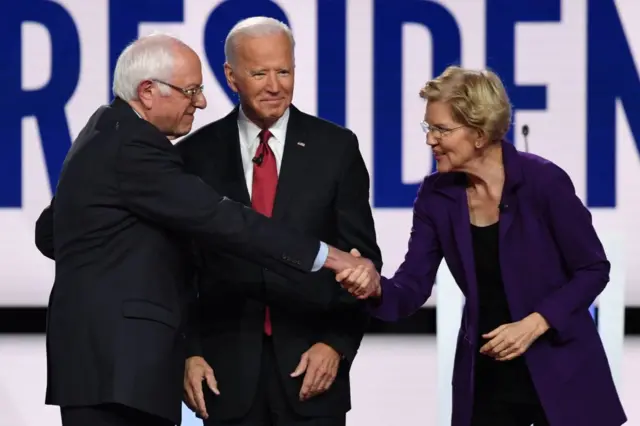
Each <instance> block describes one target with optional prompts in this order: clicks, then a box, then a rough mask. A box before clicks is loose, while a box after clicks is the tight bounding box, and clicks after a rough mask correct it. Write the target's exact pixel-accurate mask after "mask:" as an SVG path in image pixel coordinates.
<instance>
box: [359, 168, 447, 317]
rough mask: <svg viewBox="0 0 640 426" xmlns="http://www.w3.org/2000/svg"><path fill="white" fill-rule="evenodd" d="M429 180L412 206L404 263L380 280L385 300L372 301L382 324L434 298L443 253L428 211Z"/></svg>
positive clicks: (374, 312)
mask: <svg viewBox="0 0 640 426" xmlns="http://www.w3.org/2000/svg"><path fill="white" fill-rule="evenodd" d="M428 179H429V178H428V177H427V178H426V179H425V180H424V181H423V183H422V185H421V186H420V189H419V190H418V196H417V198H416V201H415V202H414V205H413V225H412V228H411V235H410V237H409V244H408V248H407V253H406V254H405V258H404V261H403V262H402V264H401V265H400V267H399V268H398V270H397V271H396V273H395V274H394V275H393V277H391V278H385V277H381V283H380V284H381V286H382V297H381V299H378V300H375V299H374V300H371V301H370V302H369V307H370V311H371V313H372V314H373V316H375V317H376V318H379V319H381V320H383V321H389V322H391V321H397V320H399V319H402V318H406V317H408V316H410V315H412V314H414V313H415V312H417V311H418V309H420V308H421V307H422V305H424V303H425V302H426V301H427V299H428V298H429V296H431V291H432V289H433V285H434V283H435V279H436V273H437V272H438V268H439V267H440V263H441V262H442V257H443V252H442V248H441V246H440V241H439V239H438V236H437V234H436V229H435V225H434V224H433V222H432V221H431V218H430V217H429V215H428V214H427V211H426V210H425V206H426V197H427V194H428V184H429V180H428Z"/></svg>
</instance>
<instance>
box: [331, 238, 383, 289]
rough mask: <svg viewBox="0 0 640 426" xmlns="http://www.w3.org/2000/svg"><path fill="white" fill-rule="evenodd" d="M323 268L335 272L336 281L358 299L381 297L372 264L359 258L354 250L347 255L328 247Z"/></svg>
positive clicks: (376, 275)
mask: <svg viewBox="0 0 640 426" xmlns="http://www.w3.org/2000/svg"><path fill="white" fill-rule="evenodd" d="M324 267H325V268H327V269H330V270H332V271H333V272H335V273H336V281H338V282H339V283H340V284H341V285H342V287H343V288H344V289H346V290H347V291H348V292H349V293H351V294H352V295H353V296H355V297H357V298H358V299H367V298H370V297H380V296H381V295H382V289H381V287H380V274H379V273H378V271H377V270H376V268H375V266H374V264H373V262H371V261H370V260H369V259H365V258H364V257H361V256H360V252H359V251H358V250H356V249H352V250H351V253H350V254H349V253H346V252H344V251H341V250H338V249H336V248H334V247H331V246H329V255H328V256H327V260H326V262H325V264H324Z"/></svg>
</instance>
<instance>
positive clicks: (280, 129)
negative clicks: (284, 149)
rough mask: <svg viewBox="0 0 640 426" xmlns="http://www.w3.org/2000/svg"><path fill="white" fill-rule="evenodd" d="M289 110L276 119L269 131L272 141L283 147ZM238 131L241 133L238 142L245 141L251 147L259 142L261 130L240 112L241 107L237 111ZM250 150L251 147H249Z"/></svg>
mask: <svg viewBox="0 0 640 426" xmlns="http://www.w3.org/2000/svg"><path fill="white" fill-rule="evenodd" d="M289 114H290V113H289V108H287V109H286V110H285V112H284V114H282V117H280V118H279V119H278V121H276V122H275V123H273V125H272V126H271V127H269V131H270V132H271V134H272V135H273V138H272V139H271V142H273V139H275V140H276V141H278V142H279V143H281V144H283V145H284V141H285V138H286V136H287V125H288V124H289ZM238 131H239V132H240V133H241V137H240V140H243V141H247V143H249V144H251V145H253V144H254V143H256V144H257V143H258V142H260V141H259V140H258V136H259V135H260V132H261V131H262V129H261V128H260V127H258V126H257V125H256V124H255V123H254V122H253V121H251V120H249V118H247V116H246V115H245V113H244V111H243V110H242V106H241V107H240V108H239V111H238ZM249 148H251V147H249Z"/></svg>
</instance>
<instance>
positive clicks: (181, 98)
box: [36, 35, 375, 426]
mask: <svg viewBox="0 0 640 426" xmlns="http://www.w3.org/2000/svg"><path fill="white" fill-rule="evenodd" d="M201 84H202V72H201V65H200V60H199V58H198V56H197V55H196V54H195V53H194V52H193V51H192V50H191V49H189V48H188V47H187V46H186V45H184V44H182V43H181V42H179V41H177V40H176V39H174V38H171V37H167V36H162V35H156V36H150V37H146V38H143V39H141V40H139V41H137V42H135V43H133V44H132V45H131V46H130V47H128V48H127V49H126V50H125V51H124V52H123V53H122V55H121V57H120V59H119V60H118V63H117V65H116V70H115V77H114V94H115V95H116V99H115V100H114V102H113V103H112V104H111V105H109V106H105V107H102V108H100V109H98V111H97V112H96V113H94V114H93V116H92V117H91V118H90V119H89V122H88V124H87V125H86V126H85V128H84V129H83V130H82V132H81V133H80V135H79V136H78V138H77V139H76V141H75V142H74V144H73V146H72V147H71V149H70V151H69V154H68V155H67V158H66V159H65V162H64V165H63V168H62V172H61V175H60V179H59V182H58V186H57V189H56V193H55V197H54V200H53V202H52V204H51V206H50V207H49V208H47V209H46V210H45V211H44V212H43V213H42V215H41V217H40V218H39V220H38V223H37V226H36V243H37V245H38V247H39V248H40V250H41V251H42V252H43V253H44V254H45V255H47V256H49V257H51V258H54V259H55V262H56V278H55V283H54V285H53V290H52V292H51V296H50V300H49V311H48V318H47V320H48V321H47V363H48V377H47V383H48V386H47V395H46V402H47V403H48V404H52V405H59V406H61V407H62V408H61V415H62V423H63V425H64V426H76V425H78V426H80V425H82V426H86V425H91V426H106V425H121V426H129V425H149V426H155V425H158V426H160V425H174V424H176V423H180V417H181V416H180V414H181V400H182V379H183V371H184V358H185V352H184V337H183V330H182V328H183V324H184V323H185V321H184V318H185V315H184V312H185V309H184V308H185V306H186V305H187V303H188V300H189V297H190V296H193V291H192V287H191V286H189V284H188V283H190V282H192V264H193V262H192V259H193V257H192V251H191V243H190V241H191V239H196V240H198V241H199V242H200V244H201V246H202V247H206V249H210V250H222V251H228V252H230V253H235V254H237V255H240V256H244V257H246V258H248V259H251V260H252V261H255V262H258V263H260V264H262V265H263V266H265V267H269V268H271V269H273V270H274V271H276V272H279V273H282V274H284V275H285V276H289V277H293V278H296V277H298V276H300V275H304V272H309V271H312V270H317V269H319V268H321V267H322V266H323V264H324V266H325V267H330V268H333V269H335V270H341V269H343V268H344V264H345V263H351V262H353V259H351V256H349V255H347V254H344V253H341V252H339V251H338V250H336V249H334V248H333V247H331V246H327V245H326V244H325V243H320V242H319V241H318V240H317V239H316V238H310V237H307V236H305V235H303V234H302V233H294V232H293V231H290V230H288V229H286V228H284V227H283V226H281V225H280V226H279V225H277V223H276V222H275V221H270V220H269V219H268V218H266V217H265V216H263V215H260V214H258V213H256V212H254V211H252V210H251V209H249V208H246V207H245V206H243V205H242V204H240V203H236V202H233V201H231V200H229V199H227V198H224V197H222V196H220V195H219V194H218V193H217V192H216V191H215V190H213V189H212V188H211V187H209V186H207V185H205V184H204V183H203V182H202V181H201V180H200V179H198V178H197V177H195V176H193V175H190V174H187V173H185V172H184V171H183V165H182V161H181V159H180V155H179V154H178V152H177V151H176V149H175V147H174V146H173V145H172V144H171V142H170V141H169V139H168V138H173V137H176V136H180V135H184V134H186V133H188V132H189V131H190V130H191V125H192V122H193V114H194V112H195V110H196V109H198V108H204V107H205V106H206V100H205V98H204V95H203V94H202V86H201ZM325 254H326V256H325ZM325 257H326V261H325V260H324V258H325ZM334 257H335V259H336V260H337V262H334ZM334 263H335V264H334ZM371 269H372V270H373V267H372V265H371ZM297 271H299V272H297ZM373 273H375V270H373ZM300 291H302V292H304V290H300Z"/></svg>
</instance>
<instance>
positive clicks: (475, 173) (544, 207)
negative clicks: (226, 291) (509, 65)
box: [338, 67, 626, 426]
mask: <svg viewBox="0 0 640 426" xmlns="http://www.w3.org/2000/svg"><path fill="white" fill-rule="evenodd" d="M420 95H421V97H422V98H424V99H425V100H426V101H427V107H426V115H425V119H424V122H423V123H422V125H423V127H424V130H425V131H426V133H427V144H428V145H429V146H430V147H431V148H432V150H433V154H434V156H435V159H436V161H437V166H438V171H437V173H433V174H432V175H430V176H427V177H426V178H425V180H424V182H423V183H422V185H421V187H420V190H419V191H418V196H417V199H416V201H415V204H414V210H413V228H412V230H411V237H410V240H409V247H408V251H407V254H406V256H405V260H404V262H403V263H402V265H401V266H400V268H399V269H398V270H397V271H396V273H395V274H394V276H393V277H392V278H384V277H383V278H381V280H380V285H379V286H378V285H377V284H376V283H377V280H370V281H369V280H367V279H363V277H362V276H361V275H360V276H359V274H360V271H358V270H355V271H351V272H345V273H343V274H340V275H339V276H338V280H346V281H345V282H350V283H358V282H360V284H361V285H360V287H357V285H356V287H355V289H356V290H354V289H353V288H352V290H351V291H355V292H356V294H358V295H361V296H366V295H367V293H371V292H374V294H373V297H375V299H374V300H372V312H373V315H374V316H375V317H377V318H380V319H382V320H385V321H396V320H398V319H400V318H404V317H408V316H410V315H412V314H413V313H415V312H416V311H417V310H418V309H419V308H420V307H421V306H422V305H423V304H424V302H425V301H426V300H427V299H428V298H429V295H430V294H431V289H432V288H433V284H434V281H435V277H436V271H437V270H438V267H439V266H440V263H441V261H442V259H443V258H444V259H445V260H446V262H447V265H448V266H449V269H450V270H451V273H452V274H453V276H454V278H455V280H456V282H457V284H458V286H459V287H460V289H461V290H462V292H463V293H464V295H465V297H466V301H467V302H466V304H465V308H464V315H463V319H462V323H461V327H460V332H459V335H458V344H457V350H456V356H455V368H454V372H453V383H452V385H453V417H452V425H453V426H469V425H472V426H481V425H482V426H484V425H487V426H530V425H531V424H534V425H535V426H541V425H551V426H619V425H621V424H624V423H625V422H626V416H625V413H624V410H623V408H622V405H621V403H620V400H619V398H618V394H617V392H616V388H615V386H614V383H613V379H612V376H611V372H610V369H609V365H608V361H607V357H606V355H605V352H604V348H603V346H602V342H601V340H600V337H599V335H598V331H597V328H596V325H595V324H594V321H593V320H592V318H591V315H590V313H589V306H590V305H591V304H592V303H593V301H594V300H595V298H596V297H597V296H598V294H599V293H600V292H601V291H602V290H603V289H604V287H605V286H606V284H607V282H608V280H609V268H610V265H609V262H608V261H607V258H606V255H605V253H604V250H603V248H602V245H601V243H600V241H599V239H598V236H597V235H596V232H595V230H594V228H593V226H592V223H591V215H590V213H589V211H588V210H587V209H586V208H585V207H584V205H583V204H582V203H581V201H580V200H579V198H578V197H577V196H576V194H575V190H574V187H573V184H572V182H571V179H570V178H569V176H568V175H567V174H566V173H565V172H564V171H563V170H562V169H561V168H560V167H558V166H556V165H555V164H553V163H552V162H550V161H548V160H545V159H543V158H540V157H538V156H535V155H532V154H527V153H522V152H519V151H517V150H516V149H515V148H514V147H513V145H511V144H509V143H506V142H504V141H503V139H504V136H505V134H506V132H507V129H508V128H509V126H510V123H511V107H510V104H509V99H508V97H507V94H506V92H505V89H504V87H503V85H502V83H501V81H500V79H499V78H498V77H497V76H496V75H495V74H494V73H492V72H489V71H480V72H477V71H470V70H465V69H461V68H458V67H450V68H448V69H447V70H446V71H445V72H444V73H443V74H442V75H441V76H439V77H438V78H436V79H434V80H432V81H430V82H428V83H427V84H426V85H425V86H424V88H423V89H422V90H421V92H420Z"/></svg>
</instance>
